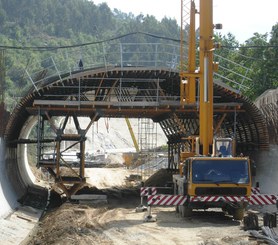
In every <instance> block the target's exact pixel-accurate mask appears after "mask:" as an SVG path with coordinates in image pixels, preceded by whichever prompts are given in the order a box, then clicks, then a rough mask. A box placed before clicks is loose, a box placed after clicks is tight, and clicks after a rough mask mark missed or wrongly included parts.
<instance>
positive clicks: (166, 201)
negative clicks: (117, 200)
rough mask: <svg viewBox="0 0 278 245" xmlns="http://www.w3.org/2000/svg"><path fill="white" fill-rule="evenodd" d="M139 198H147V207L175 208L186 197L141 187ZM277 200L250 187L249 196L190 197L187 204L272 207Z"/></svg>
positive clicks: (153, 188) (275, 196)
mask: <svg viewBox="0 0 278 245" xmlns="http://www.w3.org/2000/svg"><path fill="white" fill-rule="evenodd" d="M140 196H141V197H144V196H147V203H148V205H157V206H176V205H183V204H184V203H185V201H186V200H187V196H183V195H166V194H161V195H160V194H159V195H157V188H156V187H141V189H140ZM277 200H278V196H277V195H271V194H261V191H260V188H259V187H252V189H251V196H250V197H246V196H191V197H190V198H189V199H188V201H189V202H220V201H224V202H234V203H235V202H248V203H249V204H250V205H273V204H276V203H277Z"/></svg>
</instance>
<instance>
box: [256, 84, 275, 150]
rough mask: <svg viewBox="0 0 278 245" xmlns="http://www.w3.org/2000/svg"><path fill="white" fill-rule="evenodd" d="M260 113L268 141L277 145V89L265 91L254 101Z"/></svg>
mask: <svg viewBox="0 0 278 245" xmlns="http://www.w3.org/2000/svg"><path fill="white" fill-rule="evenodd" d="M255 104H256V106H257V107H258V108H259V109H260V111H261V112H262V114H263V116H264V118H265V120H266V123H267V128H268V132H269V141H270V143H272V144H276V145H277V144H278V114H277V111H278V88H276V89H270V90H267V91H265V92H264V93H263V94H262V95H261V96H259V97H258V98H257V99H256V101H255Z"/></svg>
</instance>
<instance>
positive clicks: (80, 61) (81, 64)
mask: <svg viewBox="0 0 278 245" xmlns="http://www.w3.org/2000/svg"><path fill="white" fill-rule="evenodd" d="M78 67H79V70H83V61H82V59H80V60H79V63H78Z"/></svg>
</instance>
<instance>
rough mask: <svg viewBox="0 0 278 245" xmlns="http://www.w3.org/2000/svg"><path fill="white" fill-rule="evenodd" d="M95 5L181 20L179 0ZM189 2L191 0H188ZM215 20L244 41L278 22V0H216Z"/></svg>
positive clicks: (115, 0)
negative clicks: (106, 5)
mask: <svg viewBox="0 0 278 245" xmlns="http://www.w3.org/2000/svg"><path fill="white" fill-rule="evenodd" d="M92 1H93V2H94V3H95V4H96V5H98V4H100V3H102V2H106V3H107V4H108V6H109V7H110V9H111V10H113V9H114V8H117V9H119V10H120V11H122V12H124V13H130V12H131V13H133V14H134V15H135V16H137V15H139V14H141V13H142V14H143V15H147V14H149V15H154V16H155V17H156V19H158V20H161V19H162V18H163V17H165V16H166V17H168V18H175V19H176V20H177V21H178V24H180V7H181V3H180V0H92ZM185 1H186V0H185ZM188 2H189V0H188ZM195 2H196V4H198V3H199V1H198V0H197V1H195ZM213 11H214V13H213V16H214V18H213V20H214V24H217V23H221V24H222V25H223V29H222V30H221V32H220V33H222V34H223V35H225V34H227V33H229V32H230V33H232V34H233V35H235V37H236V40H238V41H239V42H240V43H244V41H245V40H247V39H249V38H250V37H252V36H253V34H254V33H255V32H258V33H260V34H265V33H270V32H271V29H272V26H274V25H275V24H276V23H277V22H278V0H214V1H213Z"/></svg>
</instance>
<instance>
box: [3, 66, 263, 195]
mask: <svg viewBox="0 0 278 245" xmlns="http://www.w3.org/2000/svg"><path fill="white" fill-rule="evenodd" d="M179 83H180V78H179V73H178V71H175V70H173V69H170V68H167V67H166V68H165V67H160V68H157V67H156V68H150V67H130V66H128V67H118V66H111V67H109V68H108V67H103V68H98V69H87V70H86V69H85V70H82V71H80V70H79V71H77V72H75V73H71V74H63V75H60V76H53V77H51V78H48V79H46V80H43V81H42V84H40V86H38V87H37V88H34V89H33V90H31V91H29V92H28V93H27V94H26V96H25V97H24V98H23V99H22V100H21V102H20V103H19V104H18V105H17V107H16V108H15V110H14V111H13V113H12V114H11V116H10V119H9V122H8V124H7V127H6V131H5V140H6V142H7V147H8V148H9V149H12V148H16V149H17V148H20V147H21V146H19V145H21V144H27V143H33V144H37V143H38V140H42V139H43V138H44V137H41V136H42V135H40V134H41V132H39V133H38V136H37V140H36V139H34V140H33V141H32V140H30V139H25V138H24V136H22V135H24V134H22V131H25V130H26V126H24V125H25V124H26V122H28V121H29V120H30V117H33V118H37V121H38V122H39V125H40V127H42V128H43V126H42V124H41V122H42V121H48V122H49V124H50V127H52V126H53V123H52V122H51V121H52V118H55V117H64V118H65V121H66V120H67V118H69V117H72V118H74V119H73V120H74V121H75V125H76V132H77V133H76V134H75V135H71V137H73V138H71V139H69V138H68V139H66V138H65V139H63V138H62V139H61V140H75V141H76V142H78V144H80V143H81V144H83V143H84V142H85V140H83V139H84V137H85V135H83V136H82V133H84V132H85V131H86V129H81V128H80V127H79V123H78V118H79V117H88V118H90V120H91V122H90V123H89V124H91V123H92V122H94V121H96V120H98V118H100V117H115V118H120V117H122V118H124V117H129V118H150V119H152V120H153V121H154V122H157V123H159V124H160V126H161V128H162V130H163V131H164V133H165V135H166V137H167V139H168V147H169V149H168V158H169V161H168V169H169V170H172V171H175V170H177V164H178V163H177V161H175V158H174V157H173V156H174V154H177V153H178V152H179V151H180V150H181V149H182V147H183V144H184V142H183V138H185V137H187V136H188V135H189V134H190V135H192V134H198V133H199V132H198V123H199V122H198V106H197V105H196V104H195V105H186V106H181V105H180V98H179ZM214 94H215V98H214V102H215V105H214V114H215V115H214V125H215V129H217V132H215V133H221V134H222V136H225V137H231V136H236V139H237V142H238V148H237V149H238V151H239V152H245V151H250V150H255V149H267V148H268V132H267V129H266V126H265V123H264V118H263V117H262V115H261V113H260V111H259V110H258V109H257V107H256V106H255V105H254V104H253V103H252V102H251V101H249V100H248V99H246V98H245V97H243V96H242V95H240V94H239V93H238V92H237V91H235V90H233V89H232V88H230V87H228V86H227V85H225V84H224V83H222V82H220V81H216V80H215V81H214ZM235 118H236V120H235ZM88 126H89V125H88ZM27 128H28V127H27ZM61 129H62V128H56V131H57V130H61ZM84 130H85V131H84ZM62 131H63V130H62ZM62 131H61V132H62ZM61 135H62V134H60V136H58V135H57V134H56V136H55V139H48V140H49V141H51V140H52V141H55V142H57V137H68V136H65V135H64V136H61ZM44 140H46V139H44ZM81 151H82V150H81ZM18 154H19V153H17V157H16V159H20V158H22V156H19V155H18ZM20 154H22V153H20ZM14 160H15V159H14ZM10 164H11V168H12V169H13V170H12V175H13V174H15V173H16V174H15V175H20V171H18V167H15V166H18V164H20V165H21V164H22V163H20V162H19V161H18V160H15V162H14V163H10ZM81 164H82V163H81ZM48 167H49V168H50V166H48ZM50 169H51V168H50ZM80 169H81V170H80V171H81V172H80V173H79V177H78V179H79V180H78V185H81V184H82V183H83V182H84V179H83V177H84V176H83V175H82V171H83V170H82V168H80ZM50 171H51V170H50ZM21 177H22V176H21ZM56 177H57V176H56ZM58 177H61V176H58ZM67 181H69V182H70V183H71V184H73V185H74V183H72V182H74V181H76V179H75V180H74V181H72V182H71V180H69V179H67ZM22 186H25V184H23V185H22ZM76 189H78V188H76ZM73 190H75V188H73ZM73 192H74V191H73Z"/></svg>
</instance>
